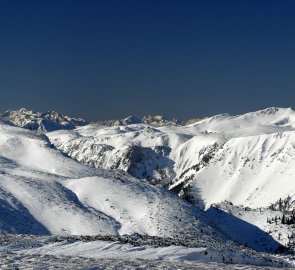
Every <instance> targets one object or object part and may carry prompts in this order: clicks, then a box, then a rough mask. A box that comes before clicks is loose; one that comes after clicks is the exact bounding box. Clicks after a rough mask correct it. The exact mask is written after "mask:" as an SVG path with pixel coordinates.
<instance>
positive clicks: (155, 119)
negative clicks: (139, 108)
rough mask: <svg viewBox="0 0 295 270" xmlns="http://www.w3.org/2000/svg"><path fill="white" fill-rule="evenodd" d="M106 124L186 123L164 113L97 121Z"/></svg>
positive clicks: (162, 124)
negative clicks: (169, 117)
mask: <svg viewBox="0 0 295 270" xmlns="http://www.w3.org/2000/svg"><path fill="white" fill-rule="evenodd" d="M96 123H98V124H102V125H106V126H127V125H133V124H148V125H152V126H181V125H183V124H184V123H183V122H182V121H179V120H177V119H171V120H169V119H167V118H166V117H165V116H162V115H155V116H152V115H144V116H143V117H137V116H127V117H126V118H124V119H120V120H104V121H98V122H96Z"/></svg>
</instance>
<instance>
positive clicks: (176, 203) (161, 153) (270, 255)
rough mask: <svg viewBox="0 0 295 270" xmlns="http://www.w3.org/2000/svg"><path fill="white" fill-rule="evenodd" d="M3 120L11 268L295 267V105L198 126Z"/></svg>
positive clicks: (4, 227) (35, 117)
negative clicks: (111, 266) (294, 255)
mask: <svg viewBox="0 0 295 270" xmlns="http://www.w3.org/2000/svg"><path fill="white" fill-rule="evenodd" d="M1 117H2V118H1V120H0V233H1V235H0V243H1V248H0V253H1V255H0V258H1V264H2V267H1V269H2V268H3V269H11V268H12V266H13V263H14V266H15V267H19V268H21V269H22V268H24V269H26V268H28V267H30V263H31V265H32V266H33V267H36V268H37V267H42V266H44V265H46V264H48V265H51V267H56V268H58V267H61V268H73V265H75V264H81V269H86V268H87V267H88V268H89V267H101V268H102V269H107V268H108V267H109V266H110V260H111V261H113V263H114V265H113V267H114V268H115V269H135V268H136V267H143V268H142V269H179V268H180V269H194V268H196V269H217V268H218V269H222V268H224V269H241V268H240V267H246V266H245V265H250V266H249V267H250V268H249V269H255V268H254V267H257V269H259V266H267V267H294V266H295V259H294V258H293V252H294V246H295V245H294V239H295V233H294V232H295V231H294V229H295V227H294V226H295V214H294V213H295V180H294V176H295V112H294V111H293V110H292V109H290V108H268V109H265V110H261V111H257V112H252V113H247V114H244V115H238V116H230V115H227V114H223V115H217V116H213V117H210V118H206V119H203V120H199V121H194V122H192V123H191V124H185V123H184V122H181V121H176V120H175V121H169V120H167V119H166V118H163V117H158V116H157V117H150V116H149V117H143V118H141V119H139V118H134V117H129V118H126V119H123V120H120V121H115V122H111V124H110V122H108V124H107V125H106V124H104V122H101V123H92V124H88V123H87V122H86V121H84V120H83V119H80V118H79V119H75V118H70V117H67V116H63V115H60V114H58V113H55V112H48V113H35V112H33V111H29V110H25V109H21V110H19V111H8V112H5V113H3V114H1ZM142 119H143V120H142ZM67 258H68V259H67ZM55 260H56V261H59V265H60V266H58V265H56V264H55V263H54V261H55ZM75 260H76V261H75ZM67 261H68V264H67ZM229 264H230V265H229ZM124 265H126V268H124ZM157 265H158V268H157V267H156V266H157ZM243 265H244V266H243ZM14 266H13V267H14ZM120 267H121V268H120ZM144 267H146V268H144ZM251 267H252V268H251ZM243 269H244V268H243ZM245 269H247V268H245Z"/></svg>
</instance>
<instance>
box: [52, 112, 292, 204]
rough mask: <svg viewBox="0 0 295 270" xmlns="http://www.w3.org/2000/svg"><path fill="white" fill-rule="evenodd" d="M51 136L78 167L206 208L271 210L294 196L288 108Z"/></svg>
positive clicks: (61, 132) (92, 127)
mask: <svg viewBox="0 0 295 270" xmlns="http://www.w3.org/2000/svg"><path fill="white" fill-rule="evenodd" d="M47 135H48V137H49V138H50V141H51V142H52V143H53V144H54V145H55V146H56V147H57V148H58V149H60V150H61V151H63V152H65V153H67V154H68V155H70V156H71V157H73V158H75V159H77V160H78V161H80V162H81V163H84V164H87V165H91V166H94V167H97V168H105V169H120V170H123V171H125V172H128V173H130V174H131V175H133V176H135V177H137V178H139V179H148V180H149V181H151V182H152V183H155V184H160V185H164V186H168V187H169V189H175V190H177V191H180V194H183V195H185V196H187V197H188V198H190V200H191V201H195V202H196V203H198V204H200V205H202V206H203V207H205V208H208V207H210V205H211V204H212V203H219V202H222V201H224V200H228V201H231V202H233V203H234V204H242V205H245V206H251V207H253V208H257V207H266V206H269V205H270V204H271V203H274V202H276V201H277V200H278V199H279V198H285V197H286V196H288V195H290V196H292V195H294V194H295V180H294V179H293V178H294V177H293V176H294V175H295V169H294V168H295V112H294V111H293V110H292V109H291V108H286V109H285V108H268V109H265V110H261V111H257V112H252V113H247V114H244V115H238V116H230V115H228V114H223V115H217V116H214V117H211V118H207V119H205V120H202V121H199V122H197V123H195V124H192V125H188V126H163V127H155V126H149V125H146V124H132V125H127V126H112V127H105V126H101V125H88V126H85V127H82V128H78V129H76V130H73V131H65V130H59V131H56V132H51V133H48V134H47ZM200 202H201V203H200Z"/></svg>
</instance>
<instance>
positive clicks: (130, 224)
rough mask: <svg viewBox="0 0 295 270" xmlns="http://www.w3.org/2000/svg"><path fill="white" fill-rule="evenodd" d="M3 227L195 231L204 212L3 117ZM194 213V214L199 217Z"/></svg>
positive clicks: (0, 147) (76, 231)
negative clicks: (74, 155) (82, 159)
mask: <svg viewBox="0 0 295 270" xmlns="http://www.w3.org/2000/svg"><path fill="white" fill-rule="evenodd" d="M0 179H1V181H0V202H1V204H0V216H1V219H0V231H1V232H5V233H6V232H14V233H32V234H76V235H81V234H84V235H85V234H87V235H94V234H117V233H121V234H124V233H130V234H131V233H134V232H138V233H142V234H148V235H162V236H174V235H198V234H199V232H200V229H201V228H203V229H204V230H206V224H205V223H204V222H203V221H202V220H200V219H201V218H200V217H201V215H202V213H201V212H200V211H197V210H195V209H194V208H193V207H192V206H190V205H189V204H188V203H186V202H184V201H182V200H181V199H179V198H178V197H177V196H175V195H172V194H171V193H169V192H167V191H165V190H163V189H159V188H156V187H154V186H151V185H149V184H148V183H141V182H139V181H137V180H136V179H134V178H132V177H130V176H128V175H126V174H124V173H119V172H115V171H114V172H105V171H101V170H97V169H94V168H90V167H87V166H85V165H81V164H79V163H78V162H76V161H75V160H73V159H71V158H69V157H66V156H65V155H63V154H61V153H60V152H59V151H57V150H55V149H53V148H52V147H51V145H50V142H49V141H48V139H47V137H45V136H40V135H37V134H35V133H33V132H30V131H28V130H25V129H22V128H17V127H13V126H9V125H7V124H5V123H0ZM196 217H198V220H196Z"/></svg>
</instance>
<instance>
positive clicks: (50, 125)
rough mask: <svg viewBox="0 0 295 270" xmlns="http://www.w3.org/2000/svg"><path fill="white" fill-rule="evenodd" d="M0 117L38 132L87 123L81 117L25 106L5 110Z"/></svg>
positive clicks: (74, 126) (71, 127)
mask: <svg viewBox="0 0 295 270" xmlns="http://www.w3.org/2000/svg"><path fill="white" fill-rule="evenodd" d="M0 117H1V118H2V119H5V120H8V121H10V122H11V123H13V124H14V125H16V126H19V127H23V128H27V129H30V130H35V131H38V132H40V133H44V132H47V131H55V130H59V129H74V128H76V127H78V126H85V125H87V124H88V123H87V122H86V121H85V120H83V119H81V118H72V117H69V116H65V115H62V114H60V113H57V112H55V111H48V112H44V113H40V112H34V111H31V110H27V109H25V108H22V109H20V110H16V111H6V112H4V113H2V114H0Z"/></svg>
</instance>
